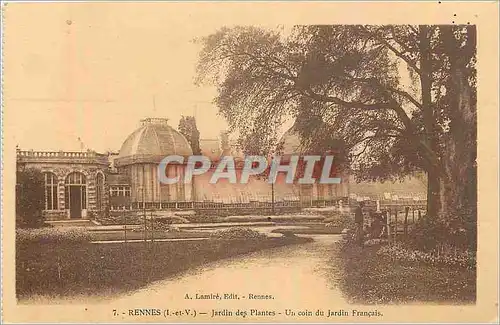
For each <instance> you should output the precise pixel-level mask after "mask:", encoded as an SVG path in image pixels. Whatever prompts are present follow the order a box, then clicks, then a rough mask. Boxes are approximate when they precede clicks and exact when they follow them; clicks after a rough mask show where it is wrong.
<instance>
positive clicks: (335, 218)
mask: <svg viewBox="0 0 500 325" xmlns="http://www.w3.org/2000/svg"><path fill="white" fill-rule="evenodd" d="M323 221H324V222H325V223H326V226H327V227H333V228H342V229H346V228H353V227H354V225H355V224H354V218H353V217H352V216H350V215H345V214H340V213H334V214H332V215H330V216H329V217H327V218H325V219H324V220H323Z"/></svg>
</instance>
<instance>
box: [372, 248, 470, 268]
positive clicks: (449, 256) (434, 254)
mask: <svg viewBox="0 0 500 325" xmlns="http://www.w3.org/2000/svg"><path fill="white" fill-rule="evenodd" d="M377 255H378V256H381V257H385V258H388V259H390V260H393V261H399V262H404V263H425V264H430V265H448V266H461V267H466V268H470V269H473V268H475V267H476V254H475V253H474V252H472V251H470V250H459V249H456V248H453V247H450V246H448V247H447V248H446V249H445V248H441V249H439V250H432V251H429V252H423V251H420V250H416V249H411V248H409V247H406V246H405V245H404V244H402V243H397V244H395V245H390V246H382V247H381V248H380V249H379V250H378V251H377Z"/></svg>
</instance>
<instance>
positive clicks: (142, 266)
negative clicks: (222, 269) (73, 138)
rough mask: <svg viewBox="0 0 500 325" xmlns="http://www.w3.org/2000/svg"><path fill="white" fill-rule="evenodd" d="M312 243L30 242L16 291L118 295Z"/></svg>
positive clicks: (19, 259)
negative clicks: (231, 260) (208, 266)
mask: <svg viewBox="0 0 500 325" xmlns="http://www.w3.org/2000/svg"><path fill="white" fill-rule="evenodd" d="M307 241H310V239H308V238H298V237H280V238H264V239H258V240H255V239H254V240H252V239H246V240H244V239H238V240H224V239H208V240H203V241H195V242H155V243H153V244H145V243H144V242H139V243H127V244H124V243H115V244H91V243H88V242H57V243H55V242H46V243H40V242H34V241H32V242H30V241H26V240H25V241H23V242H18V243H17V247H16V291H17V296H18V298H20V299H23V298H26V299H27V298H29V297H30V296H36V295H42V296H51V297H54V298H56V297H65V296H66V297H71V296H77V295H99V294H101V293H102V294H110V293H111V294H119V293H122V292H126V291H130V290H134V289H138V288H140V287H143V286H145V285H147V284H148V283H151V282H153V281H155V280H160V279H164V278H167V277H169V276H172V275H175V274H177V273H179V272H182V271H185V270H187V269H190V268H193V267H196V266H200V265H202V264H204V263H207V262H210V261H215V260H218V259H223V258H228V257H231V256H235V255H239V254H245V253H249V252H253V251H257V250H262V249H267V248H272V247H278V246H284V245H289V244H297V243H303V242H307Z"/></svg>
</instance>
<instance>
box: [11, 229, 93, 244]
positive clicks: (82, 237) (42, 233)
mask: <svg viewBox="0 0 500 325" xmlns="http://www.w3.org/2000/svg"><path fill="white" fill-rule="evenodd" d="M89 241H90V234H89V233H88V232H87V231H86V230H85V229H82V228H48V227H47V228H38V229H17V230H16V242H17V243H19V244H21V245H22V244H25V243H39V244H43V243H82V242H89Z"/></svg>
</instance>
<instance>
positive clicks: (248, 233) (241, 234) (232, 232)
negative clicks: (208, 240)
mask: <svg viewBox="0 0 500 325" xmlns="http://www.w3.org/2000/svg"><path fill="white" fill-rule="evenodd" d="M210 237H212V238H218V239H226V240H227V239H264V238H266V237H267V236H266V235H265V234H263V233H260V232H258V231H256V230H253V229H249V228H244V227H234V228H228V229H222V230H217V231H214V232H213V233H211V234H210Z"/></svg>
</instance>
